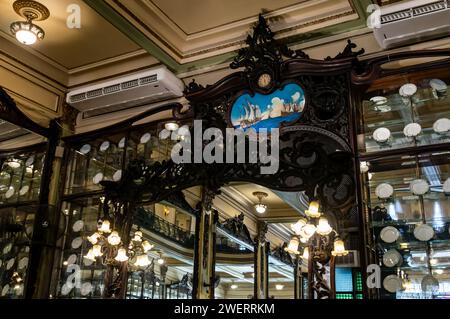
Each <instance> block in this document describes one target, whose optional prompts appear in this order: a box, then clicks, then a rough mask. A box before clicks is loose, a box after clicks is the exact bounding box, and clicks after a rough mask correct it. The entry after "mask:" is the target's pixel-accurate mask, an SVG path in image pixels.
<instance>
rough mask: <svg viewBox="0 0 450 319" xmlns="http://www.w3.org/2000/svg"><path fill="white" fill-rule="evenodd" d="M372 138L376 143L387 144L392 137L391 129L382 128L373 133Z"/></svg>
mask: <svg viewBox="0 0 450 319" xmlns="http://www.w3.org/2000/svg"><path fill="white" fill-rule="evenodd" d="M372 136H373V139H374V140H375V141H377V142H379V143H384V142H387V141H388V140H389V138H390V137H391V131H389V129H387V128H385V127H380V128H377V129H376V130H375V131H374V132H373V135H372Z"/></svg>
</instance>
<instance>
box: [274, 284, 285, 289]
mask: <svg viewBox="0 0 450 319" xmlns="http://www.w3.org/2000/svg"><path fill="white" fill-rule="evenodd" d="M275 289H276V290H283V289H284V285H280V284H277V285H275Z"/></svg>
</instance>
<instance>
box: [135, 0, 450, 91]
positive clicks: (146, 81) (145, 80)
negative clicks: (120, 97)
mask: <svg viewBox="0 0 450 319" xmlns="http://www.w3.org/2000/svg"><path fill="white" fill-rule="evenodd" d="M449 1H450V0H449ZM157 80H158V77H157V75H156V74H154V75H150V76H146V77H145V78H141V79H139V81H140V83H139V84H140V85H145V84H149V83H153V82H156V81H157Z"/></svg>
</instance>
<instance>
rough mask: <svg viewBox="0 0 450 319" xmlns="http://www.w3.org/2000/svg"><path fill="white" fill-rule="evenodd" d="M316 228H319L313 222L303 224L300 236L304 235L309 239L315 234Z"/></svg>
mask: <svg viewBox="0 0 450 319" xmlns="http://www.w3.org/2000/svg"><path fill="white" fill-rule="evenodd" d="M316 230H317V228H316V226H314V225H313V224H306V225H305V226H303V228H302V230H301V232H300V236H302V237H303V238H307V239H309V238H311V237H312V236H313V235H314V233H315V232H316Z"/></svg>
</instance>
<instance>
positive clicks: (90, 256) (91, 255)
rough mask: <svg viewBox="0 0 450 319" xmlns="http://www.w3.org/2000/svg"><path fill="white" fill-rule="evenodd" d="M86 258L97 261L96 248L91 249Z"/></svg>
mask: <svg viewBox="0 0 450 319" xmlns="http://www.w3.org/2000/svg"><path fill="white" fill-rule="evenodd" d="M84 258H86V259H87V260H90V261H95V255H94V250H93V249H92V248H91V249H89V251H88V253H87V254H86V255H85V256H84Z"/></svg>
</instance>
